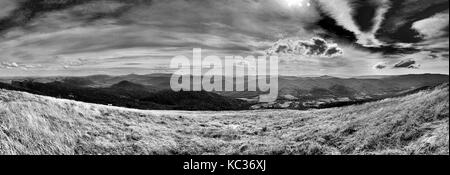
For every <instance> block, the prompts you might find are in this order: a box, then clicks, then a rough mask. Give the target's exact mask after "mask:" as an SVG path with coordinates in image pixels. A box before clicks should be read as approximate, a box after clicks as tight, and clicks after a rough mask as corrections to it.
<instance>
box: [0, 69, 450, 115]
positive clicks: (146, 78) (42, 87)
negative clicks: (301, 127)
mask: <svg viewBox="0 0 450 175" xmlns="http://www.w3.org/2000/svg"><path fill="white" fill-rule="evenodd" d="M170 78H171V74H150V75H137V74H130V75H123V76H109V75H93V76H86V77H47V78H45V77H40V78H21V79H11V80H9V81H12V83H10V84H8V83H2V84H0V88H2V87H3V88H5V89H10V90H18V91H25V92H30V93H35V94H40V95H47V96H52V97H60V98H67V99H75V100H80V101H84V102H92V103H99V104H112V105H115V106H123V107H131V108H137V109H187V110H196V109H198V110H201V109H211V110H222V109H223V110H232V109H234V110H237V109H246V106H248V105H250V104H254V103H257V100H258V96H259V95H260V94H264V92H260V91H256V92H249V91H244V92H238V91H231V92H220V91H217V92H191V93H189V92H171V88H170ZM191 78H192V77H191ZM3 81H4V82H5V81H6V80H3ZM448 82H449V76H448V75H440V74H420V75H398V76H375V77H373V76H372V77H370V76H365V77H356V78H338V77H333V76H317V77H295V76H280V77H279V83H278V87H279V96H278V100H277V103H279V104H284V105H281V106H285V107H289V108H292V109H305V108H310V107H317V106H334V104H353V103H355V102H356V103H359V102H365V101H373V100H378V99H383V98H389V97H394V96H398V95H400V94H403V93H405V92H409V91H414V90H416V89H421V88H424V87H433V86H436V85H439V84H442V83H448ZM224 83H230V82H227V80H226V79H225V78H223V84H224ZM244 83H245V84H248V83H249V82H248V78H247V77H246V79H245V82H244ZM253 83H255V82H253ZM245 87H247V86H246V85H245ZM180 94H181V95H180ZM217 94H218V95H217ZM149 97H153V98H155V99H159V100H152V99H151V98H149ZM164 98H168V99H167V100H166V99H164ZM188 98H193V99H192V100H191V101H188V100H187V99H188ZM210 99H214V100H210ZM236 99H239V100H236ZM242 100H244V101H247V102H242ZM167 101H170V102H171V103H168V104H170V105H174V106H170V105H169V106H168V104H166V102H167ZM180 101H181V102H180ZM175 102H180V103H175ZM194 102H195V103H197V104H202V105H196V104H195V103H194ZM216 102H217V103H216ZM186 104H190V105H186ZM196 106H203V107H204V108H202V107H196Z"/></svg>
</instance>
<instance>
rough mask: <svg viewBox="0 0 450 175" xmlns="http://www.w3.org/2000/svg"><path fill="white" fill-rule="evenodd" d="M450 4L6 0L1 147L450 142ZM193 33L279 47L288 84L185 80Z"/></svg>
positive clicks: (374, 148)
mask: <svg viewBox="0 0 450 175" xmlns="http://www.w3.org/2000/svg"><path fill="white" fill-rule="evenodd" d="M448 6H449V1H448V0H0V155H30V154H31V155H34V154H37V155H60V154H67V155H74V154H81V155H97V154H105V155H111V154H112V155H136V154H139V155H141V154H142V155H186V154H188V155H211V154H212V155H223V154H225V155H235V154H242V155H249V154H250V155H255V154H256V155H347V154H351V155H354V154H357V155H367V154H370V155H371V154H375V155H379V154H381V155H391V154H395V155H396V154H399V155H411V154H418V155H448V154H449V38H448V33H449V29H448V26H449V8H448ZM194 48H201V49H202V55H203V56H205V57H206V56H208V55H215V56H218V57H219V58H220V59H223V58H224V57H226V56H243V57H244V59H242V60H240V61H241V62H239V64H244V66H245V65H246V66H248V67H247V69H250V66H249V65H248V62H247V61H248V60H246V59H245V57H246V56H249V55H251V56H255V57H257V56H277V57H278V58H279V64H278V69H277V73H278V74H277V75H276V76H277V77H278V82H277V85H278V86H277V87H278V89H277V91H278V97H277V98H276V100H275V101H273V102H261V101H259V99H260V95H262V94H266V93H267V92H266V91H262V90H259V89H258V90H257V91H252V90H250V88H248V87H247V86H246V85H248V84H249V83H252V81H258V82H259V81H263V80H262V79H260V78H261V77H258V79H257V80H251V79H250V78H249V77H250V76H251V75H243V76H242V77H243V78H244V81H243V82H238V81H232V82H231V83H233V84H234V85H235V86H236V87H237V86H239V85H242V83H243V84H245V85H243V86H244V87H246V89H245V90H244V91H237V90H232V91H206V90H201V91H186V90H180V91H174V90H173V88H172V87H171V78H172V77H173V75H174V74H176V71H177V70H176V69H174V68H172V67H171V66H170V62H171V60H172V59H173V58H174V57H176V56H180V55H181V56H185V57H187V58H189V59H194V58H192V57H195V56H193V49H194ZM236 64H237V63H236ZM195 66H196V65H191V66H189V67H190V68H192V67H195ZM202 66H204V65H200V67H202ZM226 66H227V65H225V66H224V67H223V68H224V69H226V68H227V67H226ZM240 66H242V65H240ZM187 76H189V79H190V80H194V79H196V78H200V79H201V78H204V76H202V75H193V74H192V75H187ZM217 76H218V77H219V76H220V77H221V80H222V84H224V85H225V84H227V83H230V81H227V77H229V76H232V75H217ZM239 83H241V84H239ZM193 86H194V85H193Z"/></svg>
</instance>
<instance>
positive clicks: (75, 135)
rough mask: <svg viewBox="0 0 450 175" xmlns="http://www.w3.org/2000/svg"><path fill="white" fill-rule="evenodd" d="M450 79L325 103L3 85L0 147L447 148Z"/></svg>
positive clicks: (338, 151)
mask: <svg viewBox="0 0 450 175" xmlns="http://www.w3.org/2000/svg"><path fill="white" fill-rule="evenodd" d="M448 145H449V87H448V84H446V85H442V86H439V87H438V88H436V89H433V90H425V91H421V92H419V93H416V94H413V95H408V96H405V97H398V98H391V99H385V100H381V101H377V102H371V103H366V104H362V105H354V106H347V107H340V108H330V109H320V110H308V111H297V110H255V111H223V112H217V111H214V112H212V111H157V110H154V111H144V110H134V109H126V108H119V107H112V106H103V105H96V104H88V103H82V102H76V101H70V100H63V99H56V98H51V97H44V96H38V95H32V94H28V93H23V92H17V91H7V90H1V89H0V155H35V154H45V155H78V154H82V155H86V154H87V155H98V154H100V155H186V154H188V155H192V154H193V155H248V154H251V155H253V154H258V155H259V154H261V155H343V154H352V155H354V154H357V155H359V154H364V155H366V154H375V155H378V154H382V155H386V154H388V155H391V154H400V155H411V154H414V155H416V154H419V155H420V154H427V155H428V154H441V155H448V154H449V147H448Z"/></svg>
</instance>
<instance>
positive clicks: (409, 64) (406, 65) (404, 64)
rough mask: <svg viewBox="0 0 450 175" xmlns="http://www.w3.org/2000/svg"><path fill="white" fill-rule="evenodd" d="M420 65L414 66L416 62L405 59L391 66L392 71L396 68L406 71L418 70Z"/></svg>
mask: <svg viewBox="0 0 450 175" xmlns="http://www.w3.org/2000/svg"><path fill="white" fill-rule="evenodd" d="M419 67H420V65H418V64H416V61H415V60H413V59H405V60H402V61H400V62H398V63H397V64H395V65H394V66H393V68H394V69H396V68H408V69H418V68H419Z"/></svg>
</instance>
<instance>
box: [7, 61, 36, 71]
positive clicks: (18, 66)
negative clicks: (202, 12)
mask: <svg viewBox="0 0 450 175" xmlns="http://www.w3.org/2000/svg"><path fill="white" fill-rule="evenodd" d="M40 67H42V65H40V64H37V65H34V64H19V63H16V62H1V63H0V69H21V70H28V69H32V68H40Z"/></svg>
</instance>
